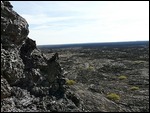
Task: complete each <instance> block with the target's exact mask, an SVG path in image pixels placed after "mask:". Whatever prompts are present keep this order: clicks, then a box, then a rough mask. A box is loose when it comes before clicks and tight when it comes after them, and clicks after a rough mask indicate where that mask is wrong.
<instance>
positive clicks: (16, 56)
mask: <svg viewBox="0 0 150 113" xmlns="http://www.w3.org/2000/svg"><path fill="white" fill-rule="evenodd" d="M12 8H13V6H12V5H11V4H10V2H8V1H1V99H2V100H1V111H2V112H6V111H9V112H20V111H21V112H23V111H24V112H30V111H33V112H35V111H36V112H39V111H82V109H81V108H80V107H79V104H80V103H79V102H75V103H74V102H73V101H74V100H75V101H77V99H76V98H77V97H75V96H74V97H72V96H71V95H72V93H73V92H72V93H69V92H71V91H67V92H66V86H65V78H64V76H63V74H62V69H61V66H60V64H59V63H58V62H57V61H56V60H55V59H54V57H52V58H47V57H46V56H45V55H44V54H43V53H41V51H40V50H39V49H37V47H36V42H35V41H34V40H32V39H30V38H29V37H28V33H29V29H28V23H27V22H26V20H25V19H24V18H23V17H21V16H20V15H19V14H17V13H16V12H15V11H13V9H12ZM57 57H58V55H57ZM52 59H54V60H52ZM57 59H58V58H57ZM66 95H67V96H66ZM69 95H70V96H69ZM72 98H73V100H72ZM76 103H77V104H76Z"/></svg>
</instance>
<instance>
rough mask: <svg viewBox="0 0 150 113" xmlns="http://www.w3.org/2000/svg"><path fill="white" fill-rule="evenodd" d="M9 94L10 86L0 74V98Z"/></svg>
mask: <svg viewBox="0 0 150 113" xmlns="http://www.w3.org/2000/svg"><path fill="white" fill-rule="evenodd" d="M10 95H11V87H10V85H9V84H8V82H7V81H6V79H4V78H3V77H2V76H1V99H3V98H6V97H9V96H10Z"/></svg>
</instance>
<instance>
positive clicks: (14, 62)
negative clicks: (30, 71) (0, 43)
mask: <svg viewBox="0 0 150 113" xmlns="http://www.w3.org/2000/svg"><path fill="white" fill-rule="evenodd" d="M1 50H2V51H1V74H2V76H3V77H4V78H5V79H6V80H7V81H8V82H9V83H10V84H14V83H16V82H17V81H19V79H21V78H24V76H23V69H24V64H23V62H22V59H21V58H20V56H19V51H18V50H17V49H16V48H15V49H10V50H9V51H8V50H4V49H1Z"/></svg>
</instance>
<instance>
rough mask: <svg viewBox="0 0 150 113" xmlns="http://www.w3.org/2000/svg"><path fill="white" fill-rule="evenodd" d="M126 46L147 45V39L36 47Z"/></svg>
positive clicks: (41, 46)
mask: <svg viewBox="0 0 150 113" xmlns="http://www.w3.org/2000/svg"><path fill="white" fill-rule="evenodd" d="M127 46H149V41H130V42H107V43H81V44H58V45H39V46H37V47H38V48H47V49H48V48H50V49H55V48H74V47H83V48H91V47H92V48H93V47H127Z"/></svg>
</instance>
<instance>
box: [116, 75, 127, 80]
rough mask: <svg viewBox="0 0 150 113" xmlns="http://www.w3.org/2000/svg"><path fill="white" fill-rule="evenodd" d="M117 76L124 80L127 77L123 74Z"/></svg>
mask: <svg viewBox="0 0 150 113" xmlns="http://www.w3.org/2000/svg"><path fill="white" fill-rule="evenodd" d="M118 78H119V80H125V79H127V77H126V76H124V75H121V76H119V77H118Z"/></svg>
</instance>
